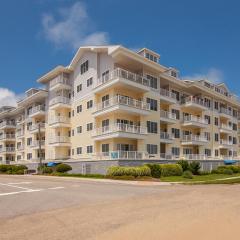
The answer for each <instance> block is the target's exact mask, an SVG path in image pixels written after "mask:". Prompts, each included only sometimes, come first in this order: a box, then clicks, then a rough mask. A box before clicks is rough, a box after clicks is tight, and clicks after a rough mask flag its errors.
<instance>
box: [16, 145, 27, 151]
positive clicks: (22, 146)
mask: <svg viewBox="0 0 240 240" xmlns="http://www.w3.org/2000/svg"><path fill="white" fill-rule="evenodd" d="M24 149H25V148H24V145H19V146H17V151H19V152H23V151H24Z"/></svg>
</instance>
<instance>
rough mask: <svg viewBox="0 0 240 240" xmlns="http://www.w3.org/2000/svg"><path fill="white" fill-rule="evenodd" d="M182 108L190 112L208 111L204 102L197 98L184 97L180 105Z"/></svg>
mask: <svg viewBox="0 0 240 240" xmlns="http://www.w3.org/2000/svg"><path fill="white" fill-rule="evenodd" d="M181 104H182V107H183V108H186V109H190V110H195V111H196V110H198V111H206V110H208V105H207V104H206V103H205V101H204V100H203V99H201V98H198V97H193V96H190V97H186V98H185V99H184V100H183V102H182V103H181Z"/></svg>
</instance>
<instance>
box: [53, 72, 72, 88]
mask: <svg viewBox="0 0 240 240" xmlns="http://www.w3.org/2000/svg"><path fill="white" fill-rule="evenodd" d="M57 84H63V85H66V86H71V84H70V80H69V79H68V78H67V77H65V76H62V75H60V76H58V77H56V78H54V79H53V80H51V81H50V84H49V87H50V88H52V87H54V86H56V85H57Z"/></svg>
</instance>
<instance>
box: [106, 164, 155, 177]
mask: <svg viewBox="0 0 240 240" xmlns="http://www.w3.org/2000/svg"><path fill="white" fill-rule="evenodd" d="M107 175H108V176H134V177H142V176H151V170H150V168H149V167H148V166H141V167H118V166H113V167H110V168H108V171H107Z"/></svg>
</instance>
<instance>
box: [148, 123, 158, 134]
mask: <svg viewBox="0 0 240 240" xmlns="http://www.w3.org/2000/svg"><path fill="white" fill-rule="evenodd" d="M147 130H148V133H158V130H157V122H151V121H147Z"/></svg>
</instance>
